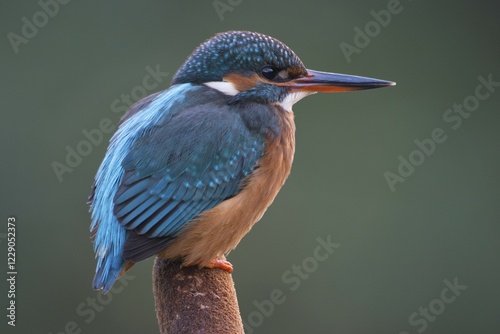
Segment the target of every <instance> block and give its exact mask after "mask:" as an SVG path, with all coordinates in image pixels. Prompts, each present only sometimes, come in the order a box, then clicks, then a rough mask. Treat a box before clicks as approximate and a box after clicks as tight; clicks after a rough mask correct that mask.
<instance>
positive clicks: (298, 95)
mask: <svg viewBox="0 0 500 334" xmlns="http://www.w3.org/2000/svg"><path fill="white" fill-rule="evenodd" d="M311 94H316V92H293V93H290V94H288V95H287V96H286V97H285V98H284V99H283V101H281V102H278V105H279V106H281V108H283V109H285V110H286V111H288V112H292V106H293V105H294V104H295V103H297V102H299V101H300V100H301V99H303V98H304V97H306V96H308V95H311Z"/></svg>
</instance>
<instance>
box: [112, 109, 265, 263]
mask: <svg viewBox="0 0 500 334" xmlns="http://www.w3.org/2000/svg"><path fill="white" fill-rule="evenodd" d="M264 145H265V139H264V136H263V135H262V134H259V133H255V132H251V131H250V130H249V129H248V128H247V126H246V125H245V123H244V121H243V120H242V118H241V117H240V115H239V114H238V113H237V112H235V111H233V110H231V108H229V107H228V106H227V105H226V104H225V103H224V104H223V103H220V104H219V103H216V102H213V101H211V102H208V103H205V104H202V105H196V106H194V107H191V108H189V109H186V110H183V111H182V112H180V113H178V114H177V115H175V116H174V117H172V118H170V119H168V121H166V122H163V123H162V124H158V125H156V126H154V127H151V128H150V129H148V131H147V132H146V133H144V134H143V135H142V136H141V137H140V138H139V139H138V140H136V141H135V143H134V145H133V147H132V149H131V150H130V152H129V153H128V155H127V156H126V157H125V158H124V160H123V162H122V167H123V169H124V171H125V173H124V176H123V179H122V182H121V184H120V186H119V188H118V190H117V192H116V195H115V197H114V215H115V217H116V218H117V219H118V222H119V223H120V224H121V225H122V226H124V227H125V228H126V229H127V230H130V233H129V234H128V236H127V240H126V242H125V245H124V253H123V256H124V258H125V259H126V260H128V261H133V262H137V261H140V260H143V259H145V258H147V257H150V256H152V255H154V254H156V253H158V252H159V251H161V250H163V249H164V248H165V247H166V246H168V243H169V242H170V241H171V240H172V239H173V238H175V237H176V236H177V235H178V234H179V233H180V231H181V230H182V228H183V227H185V225H186V224H187V223H189V222H190V221H191V220H192V219H193V218H195V217H196V216H197V215H199V214H200V213H201V212H203V211H205V210H208V209H211V208H213V207H214V206H216V205H217V204H219V203H220V202H222V201H224V200H225V199H228V198H230V197H232V196H234V195H236V194H237V193H238V192H239V191H240V189H241V185H242V184H241V181H242V180H244V179H245V178H246V177H247V176H248V175H249V174H250V173H251V172H252V171H253V170H254V168H255V167H256V165H257V162H258V160H259V159H260V157H261V156H262V155H263V153H264Z"/></svg>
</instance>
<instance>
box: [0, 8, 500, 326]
mask: <svg viewBox="0 0 500 334" xmlns="http://www.w3.org/2000/svg"><path fill="white" fill-rule="evenodd" d="M44 1H45V2H44ZM41 3H53V1H52V2H51V1H49V0H42V2H41ZM388 6H389V7H391V6H396V5H395V2H394V1H392V2H391V1H388V0H376V1H363V2H354V1H347V0H341V1H272V2H271V1H262V0H261V1H249V0H241V1H237V0H232V1H229V0H220V1H182V2H181V1H141V2H134V1H108V2H102V1H70V2H69V3H67V4H59V9H58V12H57V13H56V14H55V15H53V17H50V18H49V19H48V21H47V22H43V14H37V13H38V12H40V11H41V10H43V9H42V5H41V4H40V3H39V2H37V1H34V0H33V1H22V2H21V1H17V2H12V1H11V2H5V1H4V2H2V4H1V5H0V28H1V29H0V32H1V35H2V39H1V44H0V45H1V62H0V71H1V72H0V87H1V92H2V97H1V99H0V107H1V113H0V115H1V116H0V117H1V122H0V127H1V133H2V141H1V143H0V145H1V150H2V151H1V152H2V164H1V167H0V168H1V174H0V175H2V187H1V208H2V210H1V211H2V218H1V219H2V220H3V222H4V223H2V225H1V226H2V228H1V229H0V233H1V234H0V250H1V251H0V255H1V258H2V261H1V263H3V265H2V266H1V267H2V268H4V271H5V272H6V271H7V270H6V262H7V261H6V257H7V256H6V240H5V237H6V235H5V233H6V225H7V224H6V222H7V218H8V217H10V216H15V217H16V218H17V270H18V277H17V296H16V302H17V323H16V324H17V325H16V327H15V328H12V327H11V326H8V325H7V324H6V322H7V319H6V317H5V315H4V314H2V316H1V319H3V320H2V321H1V325H0V328H1V329H0V331H1V332H2V333H53V334H55V333H156V332H158V329H157V324H156V318H155V314H154V304H153V296H152V289H151V269H152V264H153V260H152V259H150V260H147V261H144V262H143V263H139V264H138V265H136V266H135V267H134V268H133V270H132V271H130V274H129V276H128V281H127V286H126V287H125V288H123V289H121V290H120V291H118V292H116V293H114V294H111V295H108V296H105V297H102V296H100V294H98V293H96V292H95V291H93V290H92V289H91V281H92V278H93V274H94V268H95V260H94V257H93V252H92V248H91V243H90V239H89V231H88V228H89V221H90V218H89V214H88V207H87V205H86V199H87V195H88V193H89V190H90V186H91V184H92V180H93V177H94V175H95V172H96V170H97V168H98V166H99V164H100V161H101V159H102V158H103V156H104V153H105V151H106V147H107V142H108V140H109V138H110V137H111V133H104V138H103V140H102V142H101V143H99V144H96V145H92V147H91V152H89V153H88V154H87V156H84V157H82V159H81V161H79V162H78V163H75V165H76V166H75V167H74V168H72V171H71V172H67V173H64V174H63V175H62V176H61V179H58V177H57V176H56V174H55V173H54V170H53V166H52V165H53V163H54V162H59V163H62V164H64V165H66V162H65V159H66V154H67V147H68V146H69V147H70V148H73V149H76V147H77V145H78V144H79V143H81V142H82V141H83V140H85V139H86V138H85V136H84V134H83V133H82V131H83V130H87V131H90V130H92V129H96V128H97V127H98V126H99V122H101V120H102V119H109V120H111V121H112V124H116V123H117V121H118V119H119V118H120V117H121V115H122V112H116V110H114V109H113V108H112V106H111V105H112V103H113V102H114V101H115V100H117V99H118V100H119V102H120V106H121V108H123V106H124V105H126V103H125V102H122V101H121V100H122V94H128V95H131V93H132V92H135V96H138V95H140V93H141V88H140V87H141V86H142V85H143V79H144V77H145V76H146V75H147V74H148V71H147V70H146V68H147V67H150V68H153V69H154V68H156V67H157V66H159V69H160V70H161V71H162V72H167V73H168V75H164V76H163V77H161V78H160V80H158V81H159V82H158V87H157V88H156V89H153V90H149V91H148V93H153V92H154V91H157V90H163V89H166V88H168V86H169V83H170V80H171V78H172V76H173V74H174V73H175V71H176V70H177V68H178V67H179V66H180V65H181V64H182V62H183V61H184V59H185V57H187V56H188V55H189V54H190V53H191V51H192V50H193V49H194V48H195V47H196V46H197V45H198V44H199V43H201V42H203V41H204V40H205V39H206V38H209V37H211V36H212V35H213V34H215V33H216V32H221V31H227V30H252V31H258V32H262V33H266V34H269V35H271V36H274V37H276V38H278V39H280V40H281V41H283V42H284V43H286V44H287V45H289V46H290V47H291V48H292V49H293V50H294V51H295V52H296V53H297V54H298V55H299V56H300V57H301V59H302V60H303V62H304V63H305V64H306V65H307V66H308V67H309V68H312V69H317V70H323V71H333V72H339V73H349V74H357V75H364V76H371V77H377V78H381V79H387V80H393V81H397V83H398V85H397V86H396V87H394V88H386V89H381V90H372V91H365V92H355V93H345V94H330V95H327V94H324V95H315V96H312V97H309V98H307V99H305V100H303V101H301V102H300V103H298V104H297V105H295V107H294V110H295V114H296V123H297V152H296V156H295V163H294V167H293V171H292V175H291V177H290V178H289V180H288V182H287V183H286V185H285V187H284V188H283V189H282V191H281V193H280V195H279V196H278V197H277V199H276V201H275V203H274V204H273V206H272V207H271V208H270V209H269V210H268V212H267V214H266V215H265V216H264V218H263V219H262V220H261V222H259V223H258V224H257V225H256V226H255V227H254V228H253V230H252V231H251V233H250V234H249V235H247V236H246V238H245V239H244V240H243V241H242V242H241V244H240V245H239V247H238V248H237V249H236V250H235V251H234V252H233V253H231V254H230V256H229V259H230V261H232V263H233V264H234V266H235V271H234V275H233V277H234V280H235V284H236V289H237V292H238V297H239V303H240V308H241V313H242V316H243V319H244V320H245V322H246V323H247V333H400V334H403V333H422V332H425V333H428V334H431V333H455V334H457V333H499V332H500V314H499V309H500V303H499V300H500V298H499V297H500V291H499V282H500V270H499V263H500V261H499V258H500V242H499V234H500V226H499V223H500V221H499V218H500V205H499V203H500V191H499V185H500V182H499V177H498V172H499V170H500V150H499V143H500V131H499V130H498V126H499V121H500V114H499V112H500V110H499V102H500V87H498V86H497V87H494V86H493V87H492V88H491V89H492V90H494V91H493V92H490V96H489V97H488V98H486V99H485V100H482V101H480V103H479V106H475V108H472V109H475V110H474V111H472V112H471V113H470V116H468V118H463V117H461V121H462V122H461V125H460V126H459V127H458V128H457V129H453V128H452V125H454V124H455V122H457V121H454V122H453V123H449V122H448V123H447V122H446V121H445V120H444V119H443V116H444V115H445V112H446V111H447V109H449V108H452V107H453V105H454V104H462V103H464V100H466V101H467V102H468V103H472V102H474V99H473V98H470V97H469V96H473V95H474V94H475V91H476V87H477V86H478V85H479V84H480V81H479V80H478V77H479V76H482V77H484V78H488V76H490V75H491V76H492V80H493V81H496V82H498V81H500V66H499V59H500V43H499V39H498V32H499V31H500V21H499V20H498V14H499V8H500V6H499V5H498V2H496V1H439V2H436V1H410V0H401V2H400V4H399V6H396V7H395V8H397V9H398V10H399V13H398V14H392V15H391V20H390V22H389V23H387V24H385V25H386V26H385V27H382V26H380V25H378V26H379V28H380V29H379V30H377V25H376V24H375V25H374V24H373V23H371V24H370V21H374V17H373V15H372V14H371V11H375V12H380V11H381V10H387V8H388ZM216 7H217V8H218V9H216ZM391 8H392V7H391ZM51 10H52V11H54V10H55V9H54V8H52V9H51ZM34 15H35V16H36V19H37V20H39V21H38V22H39V24H40V25H42V26H41V27H39V28H38V31H37V32H36V34H35V33H34V32H33V31H31V35H34V36H31V37H30V38H27V39H26V40H25V42H26V43H22V44H20V45H18V46H17V48H18V50H17V51H18V52H17V53H16V52H15V48H14V47H13V46H12V44H11V42H10V40H9V33H14V34H17V35H19V36H22V34H23V32H22V28H23V25H24V24H25V21H23V17H26V19H27V20H28V21H30V22H33V16H34ZM37 15H38V16H37ZM47 17H48V16H47ZM42 23H45V24H42ZM367 24H368V27H369V28H370V29H372V30H371V31H370V33H371V35H372V37H370V41H369V42H368V41H364V42H365V44H367V45H362V44H359V43H361V42H363V41H361V40H357V42H358V46H362V47H359V48H358V50H357V52H355V53H353V54H352V55H350V57H346V56H345V55H344V53H343V51H342V49H341V47H340V45H341V43H348V44H350V45H351V46H354V47H355V46H356V44H355V36H356V34H357V33H356V31H355V30H354V29H355V27H358V28H359V29H361V30H363V31H364V30H365V26H366V25H367ZM25 33H28V34H30V32H29V31H25ZM10 36H11V37H12V36H13V35H12V34H10ZM343 45H346V44H343ZM347 58H349V60H350V61H348V59H347ZM137 87H139V88H137ZM480 89H481V91H480V92H481V93H486V92H487V91H486V90H485V88H480ZM132 99H133V98H132ZM115 106H116V105H115ZM115 109H116V108H115ZM451 115H452V114H450V115H449V116H451ZM457 115H458V114H454V117H457ZM436 128H441V129H443V131H444V133H445V134H446V136H447V140H446V141H445V142H444V143H439V144H436V148H435V151H434V153H433V154H432V155H430V156H427V157H425V161H423V163H421V164H420V165H419V166H417V167H415V170H414V171H413V173H412V174H411V175H410V176H408V177H406V178H405V181H404V182H402V183H401V182H399V183H396V184H395V189H394V191H391V189H390V187H389V185H388V183H387V182H386V179H385V177H384V173H385V172H387V171H390V172H392V173H398V165H399V163H400V162H399V160H398V157H399V156H402V157H404V158H405V159H408V158H409V156H410V154H412V152H414V151H415V150H416V149H418V147H417V146H416V144H415V143H414V141H415V140H416V139H418V140H425V139H428V138H430V137H431V133H432V131H433V130H434V129H436ZM413 154H414V157H417V155H418V153H413ZM328 236H330V239H331V241H332V242H334V243H337V244H340V246H339V247H338V248H336V249H335V251H334V252H333V254H331V255H330V256H329V257H328V258H327V259H326V260H325V261H322V262H317V261H316V262H315V261H314V260H312V257H313V256H314V250H315V248H316V247H317V246H318V241H317V239H318V238H322V239H327V238H328ZM315 263H316V264H317V265H314V264H315ZM303 264H305V265H306V267H307V268H306V269H308V270H309V273H307V272H305V271H304V272H305V273H307V276H306V275H303V276H302V278H300V277H299V274H296V273H293V272H291V271H290V270H292V269H293V266H294V265H296V266H302V265H303ZM283 275H285V279H284V277H283ZM287 279H293V281H294V282H295V283H294V284H292V283H290V281H288V280H287ZM445 280H448V282H450V284H454V282H455V283H456V284H458V285H460V287H459V288H458V290H457V291H455V294H454V293H453V292H450V291H448V290H446V291H445V292H444V296H445V298H448V299H447V300H448V301H449V299H450V298H451V299H453V298H452V297H453V296H455V298H454V300H453V301H452V302H449V303H444V302H443V301H442V300H441V298H442V297H441V296H442V292H443V289H445V288H446V286H447V285H446V283H444V281H445ZM1 281H2V283H1V286H0V288H1V290H0V296H2V297H1V298H0V301H1V302H0V305H1V306H2V307H1V309H2V310H4V311H2V313H5V312H6V311H5V309H6V307H7V302H8V299H7V296H6V295H7V286H6V285H5V283H6V281H5V280H4V279H3V280H1ZM297 282H298V283H300V285H299V286H297V284H298V283H297ZM464 286H466V288H465V287H464ZM292 287H296V289H292ZM275 289H279V290H281V291H282V292H283V294H284V296H285V298H286V300H285V301H284V302H283V303H281V304H279V305H274V309H273V310H272V312H271V311H265V312H263V311H259V308H258V307H257V306H256V305H258V304H261V303H262V301H263V300H267V299H269V298H270V294H271V292H272V291H273V290H275ZM92 303H94V304H92ZM429 307H430V309H429ZM424 308H427V309H429V311H427V312H428V313H426V314H427V315H425V312H426V311H425V309H424Z"/></svg>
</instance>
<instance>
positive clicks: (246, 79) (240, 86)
mask: <svg viewBox="0 0 500 334" xmlns="http://www.w3.org/2000/svg"><path fill="white" fill-rule="evenodd" d="M223 79H224V81H227V82H230V83H232V84H233V86H234V88H236V89H237V90H239V91H240V92H243V91H246V90H250V89H252V88H254V87H255V86H256V85H257V84H258V83H259V82H264V80H262V78H260V77H259V76H258V75H257V74H255V73H253V74H252V75H250V76H246V75H242V74H238V73H229V74H228V75H226V76H225V77H224V78H223Z"/></svg>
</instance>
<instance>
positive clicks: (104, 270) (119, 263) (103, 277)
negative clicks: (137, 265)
mask: <svg viewBox="0 0 500 334" xmlns="http://www.w3.org/2000/svg"><path fill="white" fill-rule="evenodd" d="M100 260H101V261H99V262H98V264H97V268H96V272H95V276H94V282H93V286H94V289H96V290H101V289H102V290H103V293H107V292H108V291H109V290H110V289H111V288H112V287H113V284H114V283H115V282H116V280H117V279H118V278H120V276H121V275H122V268H123V267H124V265H125V260H124V259H123V257H122V256H121V255H120V256H110V257H109V256H107V255H105V256H104V258H102V259H100ZM130 267H131V266H130ZM130 267H128V268H127V270H128V269H129V268H130Z"/></svg>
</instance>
